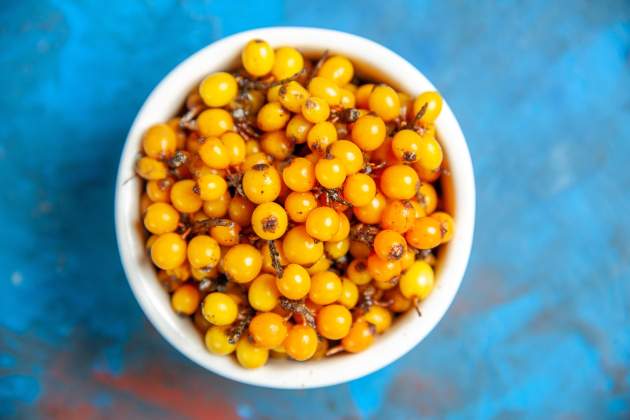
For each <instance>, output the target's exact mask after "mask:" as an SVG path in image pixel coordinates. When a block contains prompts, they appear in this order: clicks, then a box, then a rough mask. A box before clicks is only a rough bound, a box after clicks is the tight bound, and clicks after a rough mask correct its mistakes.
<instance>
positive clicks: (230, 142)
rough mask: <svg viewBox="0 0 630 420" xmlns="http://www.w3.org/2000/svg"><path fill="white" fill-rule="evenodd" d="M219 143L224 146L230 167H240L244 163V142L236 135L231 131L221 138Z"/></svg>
mask: <svg viewBox="0 0 630 420" xmlns="http://www.w3.org/2000/svg"><path fill="white" fill-rule="evenodd" d="M221 141H222V142H223V144H224V145H225V147H226V149H227V152H228V156H229V158H230V165H240V164H241V163H243V162H244V161H245V155H246V153H247V152H246V145H245V140H244V139H243V137H241V136H240V135H239V134H237V133H233V132H231V131H229V132H227V133H225V134H223V135H222V136H221Z"/></svg>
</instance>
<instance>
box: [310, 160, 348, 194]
mask: <svg viewBox="0 0 630 420" xmlns="http://www.w3.org/2000/svg"><path fill="white" fill-rule="evenodd" d="M315 178H316V179H317V181H318V182H319V183H320V184H321V186H322V187H324V188H339V187H341V186H342V185H343V182H344V181H345V180H346V170H345V169H344V166H343V162H342V161H341V160H340V159H337V158H330V159H329V158H328V157H326V158H324V159H320V160H319V161H317V163H316V164H315Z"/></svg>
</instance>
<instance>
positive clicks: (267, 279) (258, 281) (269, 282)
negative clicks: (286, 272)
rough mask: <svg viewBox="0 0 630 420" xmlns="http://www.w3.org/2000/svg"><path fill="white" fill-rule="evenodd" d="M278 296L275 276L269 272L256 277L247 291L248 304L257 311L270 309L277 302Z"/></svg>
mask: <svg viewBox="0 0 630 420" xmlns="http://www.w3.org/2000/svg"><path fill="white" fill-rule="evenodd" d="M278 297H280V292H279V291H278V288H277V287H276V278H275V276H273V275H271V274H261V275H260V276H258V277H256V278H255V279H254V281H253V282H252V284H251V286H250V287H249V290H248V291H247V299H248V301H249V304H250V305H251V307H252V308H254V309H256V310H257V311H265V312H268V311H271V310H272V309H273V308H275V307H276V305H277V304H278Z"/></svg>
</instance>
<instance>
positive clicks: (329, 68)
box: [317, 55, 354, 86]
mask: <svg viewBox="0 0 630 420" xmlns="http://www.w3.org/2000/svg"><path fill="white" fill-rule="evenodd" d="M317 75H318V76H321V77H324V78H326V79H329V80H332V81H333V82H335V83H336V84H337V85H338V86H344V85H346V84H348V83H350V80H352V78H353V77H354V66H353V65H352V63H351V62H350V60H348V59H347V58H346V57H343V56H341V55H333V56H332V57H330V58H328V59H326V61H324V64H322V66H321V67H320V69H319V71H318V72H317Z"/></svg>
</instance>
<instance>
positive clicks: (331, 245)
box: [324, 238, 350, 260]
mask: <svg viewBox="0 0 630 420" xmlns="http://www.w3.org/2000/svg"><path fill="white" fill-rule="evenodd" d="M348 249H350V239H348V238H345V239H342V240H340V241H327V242H326V243H325V244H324V250H325V251H326V254H328V256H329V257H330V258H332V259H333V260H337V259H339V258H341V257H343V256H344V255H346V254H347V253H348Z"/></svg>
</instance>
